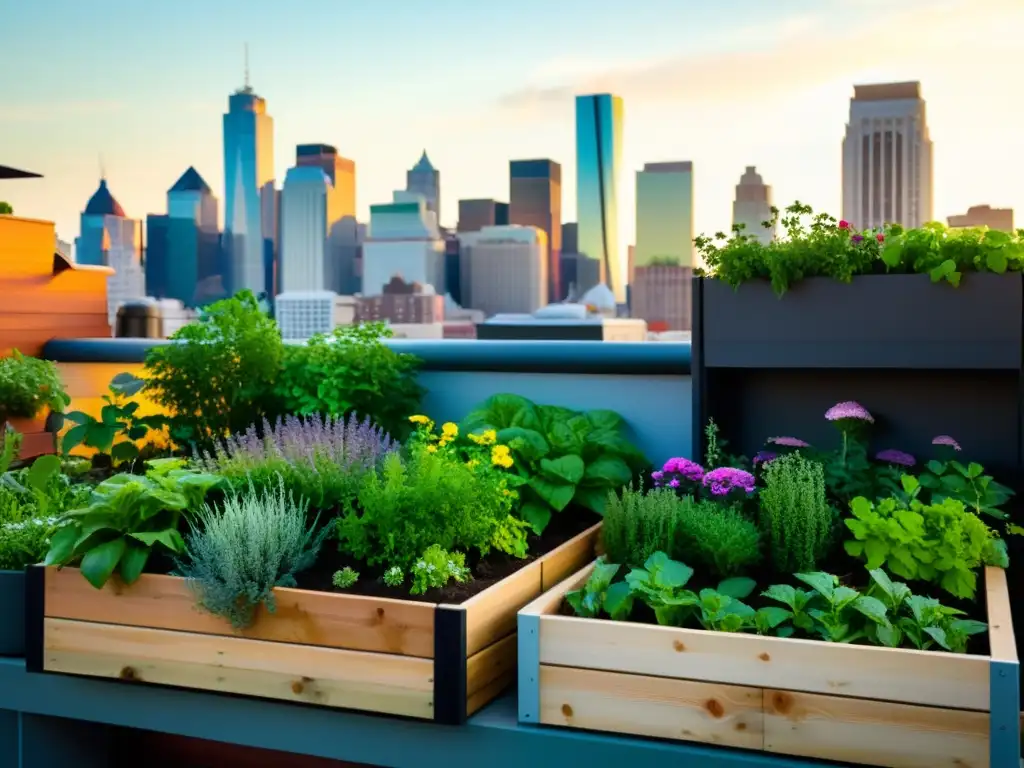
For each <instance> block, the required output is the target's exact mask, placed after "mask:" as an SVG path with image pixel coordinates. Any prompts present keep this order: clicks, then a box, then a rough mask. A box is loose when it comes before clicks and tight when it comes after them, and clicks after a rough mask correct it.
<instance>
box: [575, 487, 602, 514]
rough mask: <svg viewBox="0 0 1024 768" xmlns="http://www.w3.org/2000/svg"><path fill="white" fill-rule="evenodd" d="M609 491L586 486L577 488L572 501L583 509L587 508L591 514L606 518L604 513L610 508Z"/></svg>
mask: <svg viewBox="0 0 1024 768" xmlns="http://www.w3.org/2000/svg"><path fill="white" fill-rule="evenodd" d="M609 493H610V491H608V490H607V489H605V488H588V487H587V486H585V485H578V486H576V493H575V494H574V495H573V497H572V500H573V502H575V503H576V504H579V505H580V506H581V507H586V508H587V509H589V510H590V511H591V512H596V513H597V514H599V515H601V516H602V517H604V511H605V509H607V508H608V494H609Z"/></svg>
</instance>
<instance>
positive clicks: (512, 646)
mask: <svg viewBox="0 0 1024 768" xmlns="http://www.w3.org/2000/svg"><path fill="white" fill-rule="evenodd" d="M516 648H517V646H516V636H515V635H509V636H508V637H505V638H502V639H501V640H499V641H498V642H496V643H494V645H491V646H488V647H487V648H484V649H483V650H482V651H480V653H477V654H475V655H473V656H470V657H469V659H468V660H467V661H466V714H467V715H472V714H473V713H474V712H476V711H477V710H478V709H480V708H481V707H482V706H484V705H485V704H488V703H490V702H491V701H493V700H494V698H495V697H496V696H497V695H498V694H499V693H501V692H502V691H503V690H505V688H507V687H508V686H509V685H511V684H512V679H513V677H514V676H515V674H516Z"/></svg>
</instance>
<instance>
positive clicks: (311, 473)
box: [200, 414, 399, 509]
mask: <svg viewBox="0 0 1024 768" xmlns="http://www.w3.org/2000/svg"><path fill="white" fill-rule="evenodd" d="M398 448H399V444H398V443H397V442H395V441H394V440H392V439H391V437H390V436H389V435H387V434H386V433H385V432H384V431H383V430H381V429H379V428H377V427H375V426H374V425H373V424H372V423H371V422H370V420H369V419H364V420H362V421H360V420H359V419H358V417H357V416H355V415H354V414H353V415H351V416H349V418H348V419H347V420H346V419H342V418H335V417H330V416H328V417H327V418H322V417H321V416H319V415H318V414H314V415H312V416H308V417H305V418H300V417H298V416H288V417H286V418H284V419H278V420H277V423H276V424H273V425H272V424H270V423H269V422H267V421H264V422H263V428H262V430H258V429H257V428H256V426H255V425H254V426H251V427H249V429H247V430H246V431H245V432H244V433H241V434H237V435H233V436H231V437H230V438H228V439H226V440H224V441H223V442H222V443H221V444H219V445H218V446H217V447H216V449H215V450H214V452H213V453H205V454H203V455H202V456H201V458H200V463H201V465H202V466H203V468H204V469H205V470H206V471H209V472H216V473H218V474H220V475H222V476H223V477H225V478H227V479H228V481H229V482H231V484H232V486H234V487H235V488H236V489H238V488H239V487H244V486H246V485H247V484H248V483H252V484H253V485H254V486H255V487H256V488H258V489H259V488H263V489H265V488H268V487H270V486H271V485H272V484H274V483H276V482H278V478H283V482H284V484H285V487H286V488H287V489H288V490H289V491H290V492H292V493H293V494H294V495H296V496H298V497H302V498H306V499H309V502H310V506H311V507H312V508H314V509H333V508H335V507H339V506H344V505H345V504H347V503H349V502H350V501H352V500H354V499H355V497H356V494H357V492H358V489H359V485H360V483H361V481H362V478H363V477H364V476H365V475H366V473H367V472H369V471H371V470H373V469H375V468H377V467H379V466H380V463H381V461H382V460H383V458H384V457H385V456H386V455H388V454H389V453H393V452H395V451H397V450H398Z"/></svg>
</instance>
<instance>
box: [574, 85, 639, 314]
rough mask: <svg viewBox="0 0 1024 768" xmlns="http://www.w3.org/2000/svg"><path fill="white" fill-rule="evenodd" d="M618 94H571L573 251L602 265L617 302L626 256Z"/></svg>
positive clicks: (623, 285) (622, 293)
mask: <svg viewBox="0 0 1024 768" xmlns="http://www.w3.org/2000/svg"><path fill="white" fill-rule="evenodd" d="M622 123H623V107H622V99H621V98H620V97H618V96H612V95H610V94H607V93H605V94H598V95H591V96H577V97H576V216H577V223H578V225H579V252H580V253H584V254H586V255H587V256H589V257H591V258H594V259H598V260H599V261H600V262H601V263H602V264H603V265H604V273H605V280H607V283H608V287H609V288H611V289H612V292H613V293H614V294H615V300H616V301H618V302H619V303H620V304H621V303H623V302H625V300H626V279H627V278H626V261H625V259H624V258H623V255H622V253H621V248H620V244H619V186H620V185H621V184H622V183H623V178H622Z"/></svg>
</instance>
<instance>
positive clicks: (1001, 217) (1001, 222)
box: [946, 205, 1013, 232]
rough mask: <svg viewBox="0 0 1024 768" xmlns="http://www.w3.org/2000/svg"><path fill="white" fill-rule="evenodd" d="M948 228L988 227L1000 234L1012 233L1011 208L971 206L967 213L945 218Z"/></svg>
mask: <svg viewBox="0 0 1024 768" xmlns="http://www.w3.org/2000/svg"><path fill="white" fill-rule="evenodd" d="M946 221H947V222H948V223H949V226H950V227H952V228H954V229H959V228H960V227H988V228H989V229H997V230H1000V231H1002V232H1013V208H993V207H992V206H991V205H972V206H971V207H970V208H968V209H967V213H961V214H959V215H957V216H949V217H947V218H946Z"/></svg>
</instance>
